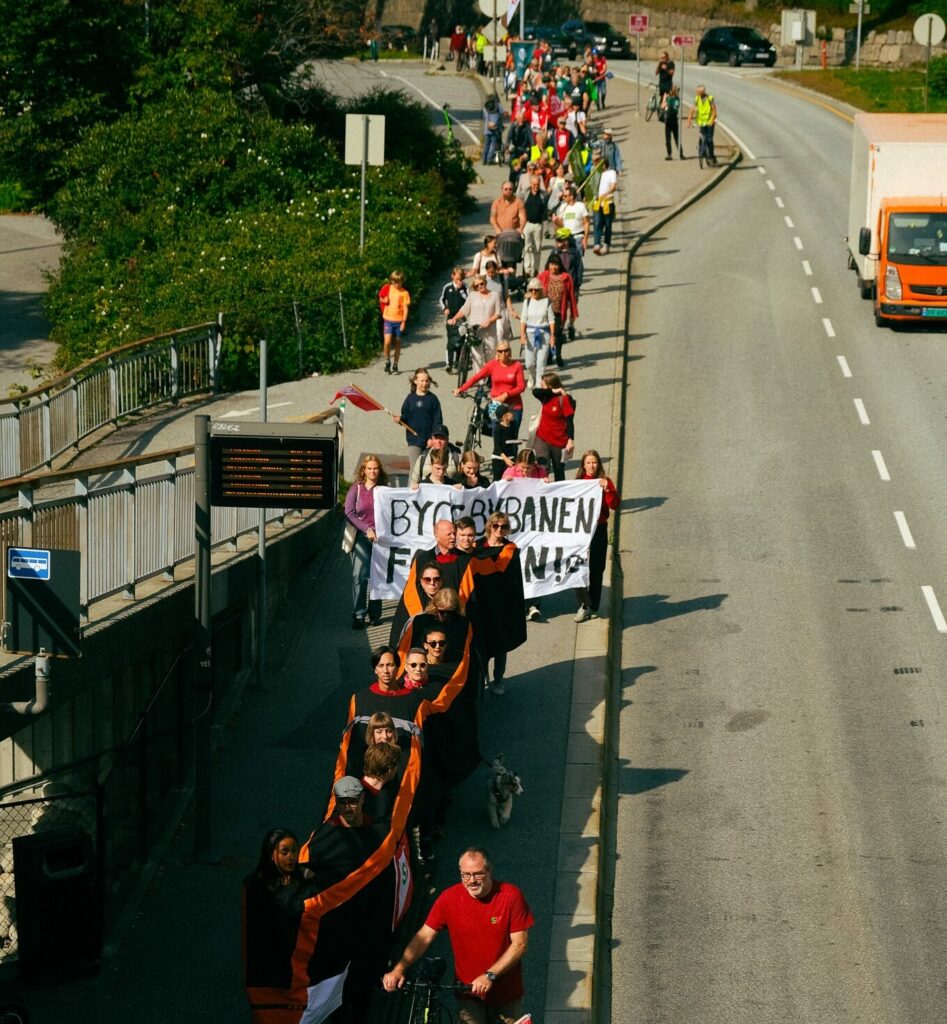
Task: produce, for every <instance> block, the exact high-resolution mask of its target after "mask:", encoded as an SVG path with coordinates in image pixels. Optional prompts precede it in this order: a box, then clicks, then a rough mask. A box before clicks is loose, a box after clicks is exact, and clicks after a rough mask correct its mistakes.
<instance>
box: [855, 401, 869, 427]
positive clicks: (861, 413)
mask: <svg viewBox="0 0 947 1024" xmlns="http://www.w3.org/2000/svg"><path fill="white" fill-rule="evenodd" d="M852 401H853V402H854V403H855V411H856V412H857V413H858V420H859V422H860V423H861V425H862V426H863V427H868V426H870V425H871V420H870V419H868V413H867V412H866V411H865V403H864V402H863V401H862V400H861V399H860V398H853V399H852Z"/></svg>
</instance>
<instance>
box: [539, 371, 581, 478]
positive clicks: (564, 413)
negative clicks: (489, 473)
mask: <svg viewBox="0 0 947 1024" xmlns="http://www.w3.org/2000/svg"><path fill="white" fill-rule="evenodd" d="M533 397H534V398H535V399H537V401H539V402H541V403H542V410H541V411H540V413H539V423H538V424H537V426H536V443H535V444H534V445H533V449H534V451H535V452H536V456H537V458H540V459H545V460H546V462H547V464H548V465H549V466H550V468H551V469H552V475H553V478H554V479H555V480H565V478H566V470H565V466H564V465H563V454H565V457H566V458H568V457H569V456H570V455H571V454H572V449H573V447H574V446H575V426H574V424H573V417H574V416H575V399H573V398H572V397H571V396H569V395H567V394H566V389H565V388H564V387H563V386H562V381H561V380H560V379H559V374H558V373H544V374H543V380H542V387H538V388H533Z"/></svg>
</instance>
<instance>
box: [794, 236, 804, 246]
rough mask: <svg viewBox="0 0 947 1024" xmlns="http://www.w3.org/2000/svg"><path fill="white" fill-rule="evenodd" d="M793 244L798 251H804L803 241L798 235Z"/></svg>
mask: <svg viewBox="0 0 947 1024" xmlns="http://www.w3.org/2000/svg"><path fill="white" fill-rule="evenodd" d="M793 244H794V245H795V247H796V248H797V249H802V239H801V238H800V237H799V236H798V235H796V237H795V238H794V239H793Z"/></svg>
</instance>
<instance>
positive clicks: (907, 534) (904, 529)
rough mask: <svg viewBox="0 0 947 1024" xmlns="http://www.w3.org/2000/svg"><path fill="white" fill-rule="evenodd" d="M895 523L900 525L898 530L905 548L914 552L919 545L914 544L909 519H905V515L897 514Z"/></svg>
mask: <svg viewBox="0 0 947 1024" xmlns="http://www.w3.org/2000/svg"><path fill="white" fill-rule="evenodd" d="M894 521H895V522H896V523H897V524H898V529H899V530H900V531H901V540H903V541H904V546H905V547H906V548H910V549H911V550H912V551H913V550H914V549H915V547H916V546H917V545H916V544H915V543H914V538H913V537H912V536H911V528H910V527H909V526H908V521H907V519H905V518H904V513H903V512H895V514H894Z"/></svg>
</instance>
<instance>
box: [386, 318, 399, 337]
mask: <svg viewBox="0 0 947 1024" xmlns="http://www.w3.org/2000/svg"><path fill="white" fill-rule="evenodd" d="M385 334H387V335H388V336H389V337H392V338H400V337H401V322H400V321H396V320H386V321H385Z"/></svg>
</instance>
